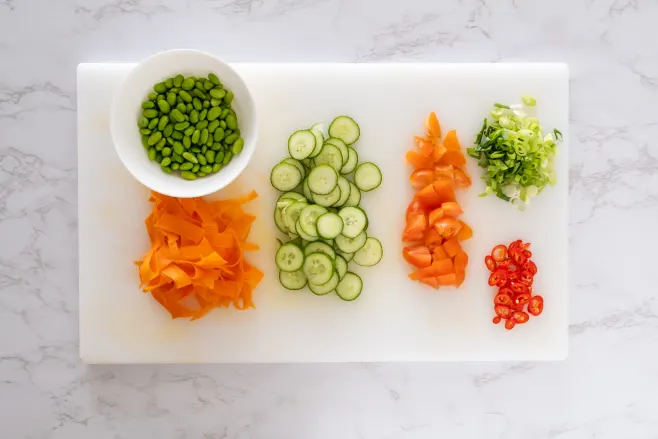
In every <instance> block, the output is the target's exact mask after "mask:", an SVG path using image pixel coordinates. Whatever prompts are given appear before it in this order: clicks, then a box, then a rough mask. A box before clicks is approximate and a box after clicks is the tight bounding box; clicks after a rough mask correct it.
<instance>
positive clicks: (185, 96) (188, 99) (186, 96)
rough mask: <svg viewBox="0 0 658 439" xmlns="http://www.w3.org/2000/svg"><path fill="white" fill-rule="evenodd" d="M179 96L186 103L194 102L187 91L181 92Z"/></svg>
mask: <svg viewBox="0 0 658 439" xmlns="http://www.w3.org/2000/svg"><path fill="white" fill-rule="evenodd" d="M178 96H180V97H181V98H182V99H183V100H184V101H185V102H192V96H191V95H190V94H189V93H188V92H186V91H185V90H181V91H180V93H178Z"/></svg>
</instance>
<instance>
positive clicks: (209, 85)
mask: <svg viewBox="0 0 658 439" xmlns="http://www.w3.org/2000/svg"><path fill="white" fill-rule="evenodd" d="M214 86H215V84H213V83H212V82H210V81H206V82H204V83H203V89H204V90H205V91H208V90H210V89H211V88H213V87H214Z"/></svg>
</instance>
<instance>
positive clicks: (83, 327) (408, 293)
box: [78, 64, 568, 363]
mask: <svg viewBox="0 0 658 439" xmlns="http://www.w3.org/2000/svg"><path fill="white" fill-rule="evenodd" d="M133 66H134V65H133V64H82V65H80V66H79V68H78V185H79V230H80V356H81V357H82V359H83V361H85V362H88V363H155V362H185V363H198V362H323V361H459V360H484V361H500V360H559V359H563V358H565V357H566V355H567V351H568V333H567V321H568V319H567V300H568V295H567V288H568V285H567V267H568V263H567V258H568V251H567V241H568V233H567V222H568V215H567V199H568V141H567V139H568V135H567V134H568V69H567V67H566V66H565V65H562V64H238V65H235V68H236V69H237V71H238V72H239V73H240V74H241V75H242V76H243V78H244V80H245V81H246V83H247V85H248V86H249V87H250V89H251V91H252V93H253V96H254V99H255V101H256V105H257V108H258V111H259V116H260V117H259V120H260V123H261V125H260V137H259V143H258V147H257V151H256V154H255V155H254V157H253V160H252V161H251V163H250V165H249V167H248V168H247V169H246V171H245V172H244V173H243V174H242V176H241V177H240V178H239V180H237V181H236V182H235V183H234V184H233V185H231V186H230V187H229V188H227V189H225V190H223V191H221V192H220V193H218V194H216V195H215V196H219V197H222V198H224V197H230V196H234V195H237V194H244V193H246V192H247V191H249V190H252V189H255V190H256V191H258V193H259V194H260V197H259V199H258V200H257V201H255V202H253V203H252V204H251V205H250V206H249V210H250V211H251V212H253V213H255V214H256V215H257V216H258V219H257V221H256V222H255V224H254V227H253V230H252V233H251V241H252V242H255V243H257V244H259V245H260V246H261V250H260V251H258V252H254V253H252V254H250V255H249V260H250V262H252V263H254V264H255V265H256V266H258V267H259V268H260V269H261V270H262V271H263V272H264V273H265V277H264V279H263V282H262V283H261V285H260V286H259V287H258V289H257V290H256V292H255V302H256V305H257V308H256V309H254V310H249V311H243V312H239V311H236V310H233V309H221V310H215V311H213V312H212V313H210V315H209V316H207V317H205V318H204V319H202V320H200V321H196V322H189V321H186V320H180V319H179V320H171V318H170V317H169V314H168V313H167V312H166V311H165V310H164V309H162V308H161V307H160V305H159V304H158V303H157V302H156V301H155V300H153V299H152V298H151V297H150V296H148V295H147V294H143V293H141V292H140V291H139V289H138V283H139V280H138V276H137V269H136V267H135V266H134V265H133V261H134V260H136V259H139V258H140V256H141V255H142V254H143V253H144V252H145V251H146V250H147V247H148V238H147V235H146V230H145V228H144V225H143V220H144V218H145V217H146V216H147V215H148V213H149V211H150V209H151V206H150V204H149V203H148V202H147V199H148V196H149V192H148V190H147V189H146V188H144V187H142V186H141V185H140V184H139V183H137V182H136V181H135V180H134V179H133V178H132V177H131V176H130V175H129V174H128V172H127V171H126V170H125V169H124V168H123V166H122V164H121V162H120V161H119V158H118V157H117V155H116V154H115V152H114V149H113V147H112V140H111V138H110V132H109V128H108V114H109V109H110V102H111V99H112V94H113V91H114V90H115V89H116V87H117V86H118V85H119V84H120V82H121V80H122V79H123V78H124V77H125V76H126V74H127V73H128V72H129V71H130V69H131V68H133ZM525 93H529V94H532V95H534V96H535V97H536V98H537V101H538V103H539V107H538V113H537V115H538V117H539V119H540V121H541V122H542V123H543V125H544V126H545V127H546V129H552V128H554V127H555V128H558V129H560V130H561V131H562V132H563V133H564V138H565V142H564V143H562V144H561V145H560V150H561V153H560V155H559V158H558V160H557V163H556V167H557V169H556V170H557V175H558V184H557V186H555V187H552V188H550V189H548V190H546V191H545V193H543V194H542V195H541V196H539V197H538V198H537V199H536V202H533V204H532V205H531V206H530V207H529V209H528V210H526V211H525V212H518V211H516V210H514V209H512V208H511V207H510V206H508V205H506V204H505V203H503V202H502V201H501V200H498V199H496V198H492V197H488V198H478V197H477V194H478V193H480V192H482V190H483V184H482V183H481V182H480V181H479V179H478V177H479V175H480V170H479V168H477V165H476V164H475V163H474V161H473V160H471V159H469V163H468V166H469V171H470V173H471V174H472V176H473V177H474V185H473V187H471V188H470V189H468V190H466V191H460V192H459V193H458V199H459V202H460V203H461V204H462V206H463V208H464V210H465V212H466V213H465V215H464V218H465V220H466V221H467V222H468V223H470V224H471V226H472V227H473V229H474V232H475V235H474V238H473V239H471V240H470V241H467V242H466V243H465V249H466V251H467V252H468V254H469V257H470V263H469V266H468V271H467V277H466V282H465V283H464V284H463V286H462V288H460V289H459V290H455V289H452V288H446V289H442V290H440V291H436V290H433V289H431V288H428V287H425V286H423V285H420V284H418V283H415V282H411V281H410V280H409V279H408V278H407V275H408V273H409V272H410V268H409V266H408V265H407V264H406V263H405V262H404V260H403V259H402V256H401V250H402V243H401V242H400V236H401V233H402V229H403V226H404V212H405V209H406V207H407V204H408V203H409V201H410V200H411V197H412V190H411V188H410V187H409V184H408V178H409V174H410V172H411V171H410V168H409V167H408V166H407V165H406V164H405V162H404V154H405V152H406V151H407V150H408V149H409V148H411V147H412V146H413V141H412V136H413V135H415V134H422V133H423V125H422V122H423V120H424V118H425V116H426V115H427V114H428V113H429V112H430V111H436V113H437V114H438V116H439V118H440V120H441V124H442V126H443V129H444V132H445V131H447V130H450V129H456V130H457V131H458V135H459V139H460V141H461V143H462V146H464V147H466V146H470V144H471V143H472V141H473V139H474V136H475V134H476V132H477V130H478V129H479V128H480V125H481V123H482V119H483V118H484V117H485V115H486V114H487V112H488V111H489V108H490V107H491V105H492V104H493V103H494V102H503V103H515V102H518V101H519V99H520V97H521V95H522V94H525ZM238 99H239V97H238ZM342 114H347V115H350V116H352V117H353V118H354V119H355V120H356V121H357V122H358V123H359V125H360V127H361V138H360V140H359V142H358V146H357V149H358V152H359V155H360V159H361V160H362V161H366V160H367V161H374V162H376V163H377V164H378V165H379V167H380V168H381V170H382V172H383V175H384V182H383V184H382V186H381V187H380V188H379V189H378V190H377V191H375V192H373V193H369V194H364V201H363V206H364V207H365V209H366V210H367V212H368V215H369V218H370V220H371V221H370V227H369V230H368V233H369V234H372V235H374V236H376V237H378V238H379V239H380V240H381V241H382V243H383V245H384V258H383V260H382V262H381V263H380V264H379V265H378V266H376V267H374V268H361V267H358V266H357V267H355V264H350V267H351V269H353V270H354V271H356V272H358V273H359V274H360V275H361V276H362V277H363V281H364V289H363V293H362V295H361V297H360V298H359V299H358V300H356V301H355V302H342V301H341V300H339V299H338V297H337V296H335V295H334V294H331V295H327V296H323V297H317V296H314V295H313V294H312V293H310V292H309V291H307V290H303V291H286V290H285V289H283V288H282V287H281V286H280V285H279V282H278V279H277V271H276V267H275V265H274V261H273V256H274V252H275V238H276V237H277V236H278V232H277V230H276V228H275V226H274V224H273V220H272V210H273V207H274V202H275V200H276V197H277V192H276V191H275V190H274V189H273V188H272V187H271V186H270V184H269V174H270V169H271V168H272V166H273V165H275V164H276V163H277V162H279V161H280V160H282V159H283V158H285V157H286V155H287V147H286V141H287V139H288V136H289V135H290V133H292V132H293V131H294V130H296V129H300V128H304V127H309V126H311V125H312V124H314V123H316V122H318V121H326V122H329V121H331V120H332V118H333V117H335V116H337V115H342ZM181 184H184V183H183V182H181ZM517 238H518V239H523V240H526V241H530V242H532V250H533V252H534V257H533V259H534V260H535V261H536V263H537V265H538V267H539V274H538V275H537V277H536V281H535V286H536V288H535V291H539V292H541V293H542V294H543V296H544V298H545V302H546V303H545V310H544V313H543V314H542V315H541V317H539V318H532V319H531V320H530V322H529V323H528V324H526V325H523V326H518V327H517V328H515V329H514V330H513V331H506V330H505V329H504V328H503V327H502V325H493V324H492V323H491V319H492V317H493V315H494V313H493V306H492V297H493V292H492V288H491V287H489V286H488V285H487V278H488V274H487V271H486V268H485V267H484V263H483V258H484V256H485V255H486V254H488V253H489V252H490V251H491V248H492V247H493V246H494V245H496V244H498V243H509V242H510V241H512V240H515V239H517ZM352 267H355V268H352Z"/></svg>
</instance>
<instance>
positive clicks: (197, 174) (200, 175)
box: [196, 171, 208, 178]
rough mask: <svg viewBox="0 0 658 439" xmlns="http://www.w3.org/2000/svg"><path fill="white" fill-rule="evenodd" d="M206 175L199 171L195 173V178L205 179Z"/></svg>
mask: <svg viewBox="0 0 658 439" xmlns="http://www.w3.org/2000/svg"><path fill="white" fill-rule="evenodd" d="M206 175H208V174H206V173H205V172H201V171H199V172H197V173H196V176H197V177H199V178H201V177H205V176H206Z"/></svg>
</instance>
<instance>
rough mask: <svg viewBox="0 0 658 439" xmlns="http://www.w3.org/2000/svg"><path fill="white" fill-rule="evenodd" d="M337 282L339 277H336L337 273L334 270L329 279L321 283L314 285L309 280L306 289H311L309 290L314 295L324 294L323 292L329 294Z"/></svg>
mask: <svg viewBox="0 0 658 439" xmlns="http://www.w3.org/2000/svg"><path fill="white" fill-rule="evenodd" d="M339 282H340V278H339V277H338V273H335V272H334V274H333V275H332V276H331V278H330V279H329V281H328V282H326V283H324V284H322V285H316V284H313V283H310V282H309V284H308V289H309V290H311V292H312V293H313V294H315V295H316V296H324V295H325V294H329V293H331V292H332V291H333V290H335V289H336V287H337V286H338V284H339Z"/></svg>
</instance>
